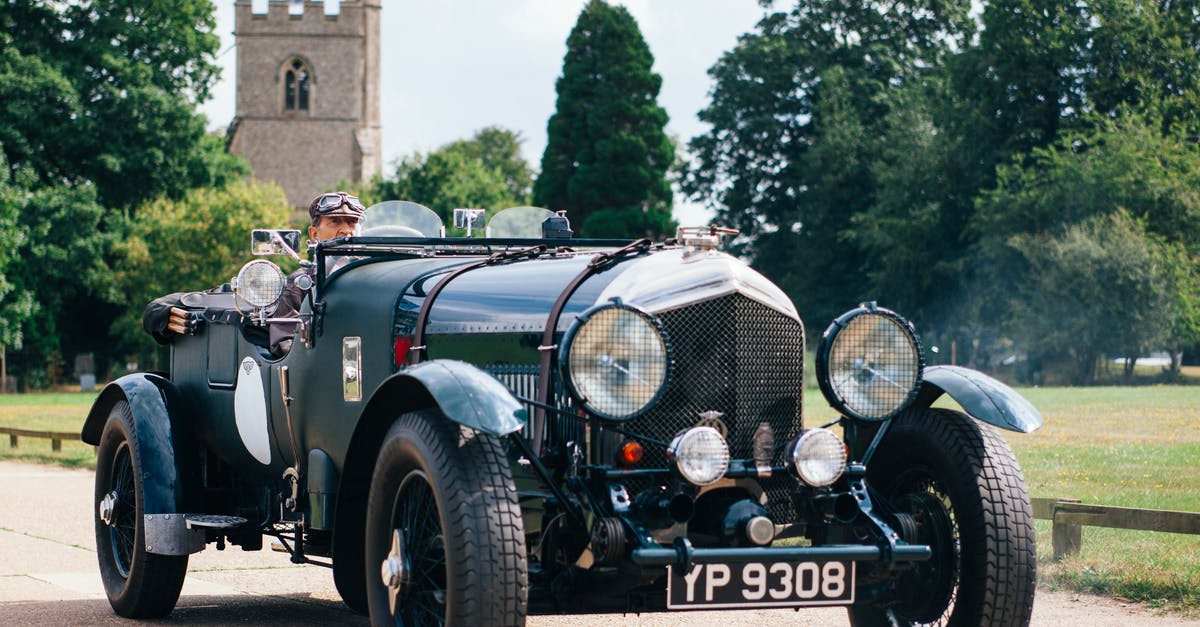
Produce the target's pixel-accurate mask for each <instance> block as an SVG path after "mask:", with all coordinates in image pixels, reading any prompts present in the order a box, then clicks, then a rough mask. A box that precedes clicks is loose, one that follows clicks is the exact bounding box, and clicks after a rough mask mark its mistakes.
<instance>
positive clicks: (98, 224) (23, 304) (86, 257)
mask: <svg viewBox="0 0 1200 627" xmlns="http://www.w3.org/2000/svg"><path fill="white" fill-rule="evenodd" d="M33 178H34V177H33V175H32V174H30V173H29V172H28V170H20V171H18V172H17V175H16V176H14V177H12V178H10V179H9V180H8V181H7V183H4V184H0V190H3V191H0V198H2V199H0V205H2V206H4V208H5V209H10V208H11V209H15V210H16V215H17V219H16V221H15V224H13V227H14V228H13V229H12V230H11V231H7V230H5V231H6V235H5V236H4V237H5V238H7V239H8V240H9V241H8V242H7V243H8V244H12V245H13V248H11V249H9V248H8V247H7V246H4V248H5V249H6V250H8V251H9V252H10V253H11V255H12V257H11V260H10V262H9V263H8V266H7V268H5V269H4V274H5V279H6V280H5V281H4V282H6V283H7V284H8V288H9V289H8V292H7V293H6V294H4V295H3V296H2V297H0V332H2V333H3V341H4V342H5V343H7V344H8V345H9V346H10V348H16V349H19V350H16V351H10V352H9V353H8V369H9V372H10V373H13V374H16V375H17V376H19V377H21V378H22V379H23V380H24V383H23V384H22V385H23V387H26V388H28V387H31V386H32V387H40V386H41V385H43V384H45V383H49V382H50V381H48V380H47V379H46V376H47V374H46V372H47V367H48V366H52V365H54V364H55V363H56V362H58V361H61V359H62V357H61V353H63V352H64V346H63V340H64V337H65V336H69V335H70V336H74V337H77V338H79V343H78V345H77V350H80V351H87V350H93V349H95V348H98V347H101V346H103V344H104V343H105V340H106V339H107V338H106V337H105V336H104V334H103V333H102V332H99V333H98V331H101V329H97V328H96V325H95V323H96V321H97V320H104V319H105V316H108V315H111V313H110V309H109V307H108V305H107V298H106V297H107V292H106V291H105V289H104V287H105V286H106V285H108V277H107V275H106V270H107V268H108V265H107V263H106V254H107V252H108V251H109V249H110V247H111V245H112V242H113V240H114V234H113V233H112V232H110V231H108V230H106V229H105V228H104V216H105V209H104V208H103V207H102V206H100V204H99V202H98V201H97V199H96V190H95V188H94V187H92V186H91V185H89V184H86V183H85V184H79V185H72V184H60V185H54V186H37V187H33V186H31V185H32V179H33ZM0 213H3V210H0Z"/></svg>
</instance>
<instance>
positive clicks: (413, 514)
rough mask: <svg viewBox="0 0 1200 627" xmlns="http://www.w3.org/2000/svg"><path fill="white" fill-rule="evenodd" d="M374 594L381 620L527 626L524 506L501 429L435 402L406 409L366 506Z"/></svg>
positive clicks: (373, 607)
mask: <svg viewBox="0 0 1200 627" xmlns="http://www.w3.org/2000/svg"><path fill="white" fill-rule="evenodd" d="M366 577H367V600H368V606H369V608H370V614H371V622H372V624H375V625H444V624H452V625H520V624H524V622H525V604H526V595H527V589H526V586H527V575H526V562H525V536H524V531H523V526H522V523H521V512H520V508H519V507H518V506H517V500H516V491H515V489H514V487H513V482H512V476H511V474H510V470H509V467H508V463H507V460H506V458H505V456H504V454H503V449H502V448H501V446H500V442H499V441H498V440H497V439H496V438H495V437H493V436H490V435H487V434H485V433H480V432H477V431H473V430H471V429H467V428H464V427H460V426H458V425H456V424H454V423H453V422H451V421H450V420H449V419H448V418H446V417H445V415H443V414H442V413H441V412H439V411H436V410H429V411H421V412H413V413H409V414H405V415H404V416H401V417H400V419H399V420H397V421H396V424H394V425H393V426H392V428H391V429H390V430H389V431H388V434H387V436H386V437H385V438H384V442H383V446H382V448H381V449H380V452H379V458H378V460H377V461H376V465H375V473H374V476H373V477H372V479H371V492H370V497H369V500H368V504H367V538H366Z"/></svg>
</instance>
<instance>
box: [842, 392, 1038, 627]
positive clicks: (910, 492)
mask: <svg viewBox="0 0 1200 627" xmlns="http://www.w3.org/2000/svg"><path fill="white" fill-rule="evenodd" d="M867 478H868V481H869V482H870V483H871V485H872V486H874V487H875V489H876V490H877V492H878V493H879V494H881V495H882V496H883V497H884V499H885V500H886V501H887V506H888V508H890V509H891V510H892V511H894V512H895V513H896V518H897V519H898V520H902V521H903V522H904V524H903V525H902V526H904V527H906V528H907V530H908V531H909V533H910V534H912V535H913V536H915V541H916V542H918V543H921V544H928V545H929V546H930V547H931V548H932V549H933V557H932V559H930V560H929V561H927V562H923V563H920V564H919V565H917V567H916V568H915V569H914V570H913V571H911V572H909V573H906V574H904V575H902V576H900V577H897V579H896V580H895V584H894V585H893V587H892V589H893V594H892V595H890V596H891V599H890V602H888V603H887V604H886V605H885V606H873V607H872V606H864V605H860V606H855V607H852V608H851V609H850V621H851V623H852V624H854V625H1018V626H1019V625H1028V624H1029V620H1030V617H1031V616H1032V613H1033V596H1034V586H1035V583H1036V562H1035V549H1036V546H1035V541H1034V530H1033V509H1032V507H1031V505H1030V501H1029V494H1028V492H1027V490H1026V488H1025V480H1024V478H1023V477H1022V475H1021V469H1020V467H1019V466H1018V465H1017V462H1016V459H1015V458H1014V457H1013V454H1012V451H1011V450H1010V449H1009V448H1008V445H1007V444H1006V443H1005V442H1004V440H1003V439H1001V438H1000V437H999V436H998V435H997V434H996V433H995V431H993V430H992V429H991V428H990V427H988V426H986V425H982V424H980V423H978V422H976V421H975V420H974V419H972V418H971V417H969V416H967V415H965V414H962V413H960V412H956V411H950V410H944V409H920V410H910V411H907V412H904V413H903V414H901V415H899V416H897V417H896V418H894V419H893V423H892V424H891V425H890V427H889V430H888V432H887V434H886V436H885V437H884V440H883V442H882V443H881V444H880V447H879V450H878V451H877V452H876V454H875V458H874V459H873V460H871V461H870V463H869V467H868V469H867Z"/></svg>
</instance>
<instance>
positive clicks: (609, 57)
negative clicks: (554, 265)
mask: <svg viewBox="0 0 1200 627" xmlns="http://www.w3.org/2000/svg"><path fill="white" fill-rule="evenodd" d="M653 65H654V57H653V55H651V53H650V48H649V47H648V46H647V45H646V41H645V40H644V39H643V38H642V34H641V31H640V30H639V29H638V26H637V22H636V21H634V19H633V16H631V15H630V14H629V11H628V10H626V9H625V8H624V7H620V6H617V7H614V6H610V5H608V4H607V3H605V2H603V0H591V1H590V2H588V4H587V5H586V6H585V7H584V9H583V11H582V12H581V13H580V14H579V19H578V21H576V23H575V27H574V28H573V29H572V30H571V33H570V35H569V36H568V37H567V54H566V56H565V57H564V58H563V73H562V76H561V77H559V79H558V82H557V85H556V87H557V90H558V101H557V104H556V106H555V112H554V115H552V116H551V117H550V121H549V123H548V124H547V127H546V131H547V144H546V150H545V152H544V153H543V154H542V163H541V173H540V174H539V175H538V178H537V181H536V182H535V183H534V187H533V200H534V204H536V205H539V206H543V207H548V208H550V209H554V210H562V209H565V210H566V211H567V215H568V216H569V217H570V218H571V221H572V224H573V225H575V228H576V229H578V230H579V231H580V232H581V233H582V234H584V235H594V234H599V233H602V232H604V233H608V234H615V233H614V232H615V231H617V230H618V229H624V228H632V229H635V230H634V231H633V232H626V233H623V234H624V235H640V234H642V233H644V232H646V231H650V232H653V233H658V234H661V233H663V232H664V231H666V232H669V229H670V227H671V226H673V225H672V223H671V221H670V212H671V201H672V192H671V185H670V181H668V179H667V172H668V170H669V169H670V168H671V166H672V165H673V163H674V159H675V147H674V145H673V144H672V143H671V140H670V138H669V137H667V135H666V133H665V132H664V130H663V129H664V128H665V126H666V124H667V113H666V111H665V110H664V109H663V108H662V107H661V106H659V105H658V92H659V89H660V88H661V86H662V78H661V77H660V76H659V75H658V74H656V73H654V71H653V69H652V68H653ZM601 212H603V213H601ZM593 218H596V219H593ZM664 227H666V228H664ZM593 229H595V230H596V233H593V232H592V230H593Z"/></svg>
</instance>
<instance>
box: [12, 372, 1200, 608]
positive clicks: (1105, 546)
mask: <svg viewBox="0 0 1200 627" xmlns="http://www.w3.org/2000/svg"><path fill="white" fill-rule="evenodd" d="M1020 391H1021V393H1022V394H1024V395H1025V396H1026V398H1028V399H1029V400H1030V401H1032V402H1033V404H1034V405H1035V406H1036V407H1038V409H1039V410H1041V412H1042V414H1043V415H1044V416H1045V418H1046V424H1045V426H1044V427H1042V428H1041V429H1040V430H1038V431H1036V432H1034V433H1032V434H1019V433H1012V432H1008V431H1000V433H1001V434H1002V435H1003V436H1004V437H1005V438H1006V439H1007V441H1008V442H1009V444H1010V445H1011V446H1012V448H1013V450H1014V451H1015V452H1016V455H1017V459H1018V460H1019V461H1020V464H1021V467H1022V469H1023V471H1024V473H1025V479H1026V482H1027V484H1028V486H1029V492H1030V495H1031V496H1034V497H1048V498H1076V499H1080V500H1082V501H1083V502H1084V503H1094V504H1099V505H1119V506H1124V507H1138V508H1148V509H1173V510H1181V511H1189V512H1200V487H1198V486H1200V386H1142V387H1092V388H1023V389H1021V390H1020ZM94 399H95V394H92V393H88V394H82V393H55V394H31V395H0V426H12V427H20V428H25V429H36V430H47V431H78V430H79V429H80V427H81V426H82V425H83V420H84V418H85V417H86V415H87V411H88V409H89V408H90V406H91V403H92V401H93V400H94ZM943 403H945V401H944V400H943V401H940V402H939V404H943ZM805 404H806V424H808V425H815V424H819V423H820V422H825V421H827V420H831V419H833V418H834V417H835V416H836V415H835V414H834V412H833V411H832V410H831V409H830V408H829V407H828V406H827V405H826V404H825V401H824V399H823V398H822V396H821V394H820V392H819V391H817V390H816V389H813V388H808V389H806V390H805ZM946 404H947V406H950V405H949V404H948V403H946ZM7 440H8V439H7V438H4V437H3V436H0V459H22V460H29V461H37V462H43V463H57V464H61V465H65V466H71V467H89V466H92V465H93V464H94V463H95V453H94V451H93V450H92V447H91V446H88V445H86V444H83V443H82V442H79V441H78V440H76V441H67V442H63V450H62V452H61V453H52V452H51V450H50V441H49V440H40V439H31V438H22V439H21V441H20V446H19V447H18V448H15V449H13V448H9V446H8V441H7ZM1036 524H1037V532H1038V573H1039V579H1040V580H1041V584H1042V585H1043V586H1048V587H1051V588H1062V589H1075V590H1084V591H1092V592H1098V593H1101V594H1107V595H1111V596H1116V597H1120V598H1125V599H1129V600H1134V601H1144V602H1148V603H1151V604H1154V605H1161V606H1168V607H1172V608H1175V609H1179V610H1182V611H1184V612H1188V613H1195V612H1200V536H1191V535H1181V534H1171V533H1153V532H1143V531H1127V530H1119V529H1100V528H1095V527H1084V528H1083V549H1082V551H1081V552H1080V554H1079V555H1077V556H1074V557H1070V558H1067V559H1065V560H1063V561H1062V562H1058V563H1055V562H1054V561H1053V560H1052V558H1051V553H1052V548H1051V538H1050V522H1049V521H1041V520H1039V521H1037V523H1036Z"/></svg>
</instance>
